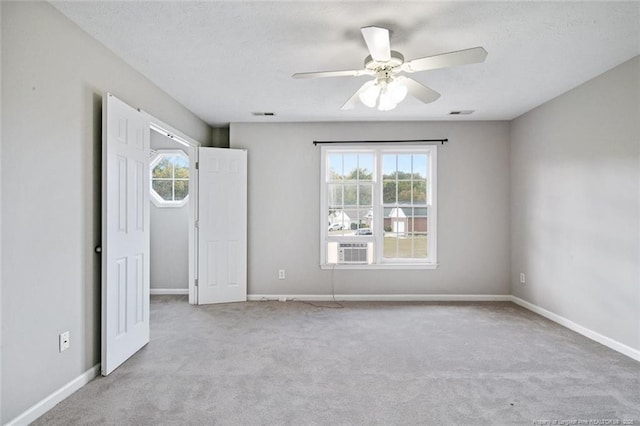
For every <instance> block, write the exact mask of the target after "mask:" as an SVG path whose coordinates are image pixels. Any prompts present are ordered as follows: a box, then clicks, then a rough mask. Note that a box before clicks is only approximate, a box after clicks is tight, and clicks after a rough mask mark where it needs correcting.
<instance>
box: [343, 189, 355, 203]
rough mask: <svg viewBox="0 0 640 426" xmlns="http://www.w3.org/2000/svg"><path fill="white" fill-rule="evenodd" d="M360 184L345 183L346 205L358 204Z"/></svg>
mask: <svg viewBox="0 0 640 426" xmlns="http://www.w3.org/2000/svg"><path fill="white" fill-rule="evenodd" d="M357 201H358V185H344V205H345V206H357V205H358V202H357Z"/></svg>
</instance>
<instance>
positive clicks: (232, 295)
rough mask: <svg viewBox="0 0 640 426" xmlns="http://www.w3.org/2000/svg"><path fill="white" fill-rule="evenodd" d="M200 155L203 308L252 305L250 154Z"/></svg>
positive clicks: (205, 151)
mask: <svg viewBox="0 0 640 426" xmlns="http://www.w3.org/2000/svg"><path fill="white" fill-rule="evenodd" d="M198 157H199V158H198V161H199V173H198V175H199V178H198V179H199V185H198V205H199V211H198V281H197V282H198V304H208V303H225V302H241V301H246V300H247V151H245V150H239V149H223V148H200V149H199V156H198Z"/></svg>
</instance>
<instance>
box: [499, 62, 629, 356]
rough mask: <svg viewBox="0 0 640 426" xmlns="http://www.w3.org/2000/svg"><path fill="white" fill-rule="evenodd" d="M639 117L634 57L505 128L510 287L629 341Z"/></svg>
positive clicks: (557, 312) (529, 297)
mask: <svg viewBox="0 0 640 426" xmlns="http://www.w3.org/2000/svg"><path fill="white" fill-rule="evenodd" d="M638 123H640V58H639V57H636V58H635V59H632V60H631V61H629V62H626V63H624V64H622V65H620V66H618V67H616V68H614V69H613V70H611V71H609V72H607V73H605V74H603V75H601V76H599V77H597V78H595V79H593V80H591V81H589V82H587V83H585V84H583V85H582V86H579V87H578V88H576V89H574V90H572V91H570V92H568V93H566V94H564V95H562V96H560V97H558V98H556V99H554V100H552V101H550V102H548V103H546V104H544V105H542V106H540V107H538V108H536V109H534V110H532V111H530V112H528V113H526V114H524V115H523V116H521V117H519V118H518V119H516V120H514V121H513V122H512V125H511V134H510V139H511V171H512V173H511V182H512V183H511V206H512V207H511V236H512V242H511V248H512V263H511V272H512V274H511V283H512V286H513V293H514V294H515V295H516V296H518V297H521V298H523V299H525V300H527V301H529V302H531V303H534V304H536V305H538V306H540V307H542V308H545V309H547V310H549V311H551V312H554V313H556V314H559V315H561V316H563V317H565V318H568V319H569V320H571V321H574V322H576V323H578V324H580V325H582V326H584V327H587V328H589V329H591V330H593V331H596V332H598V333H601V334H603V335H605V336H607V337H609V338H612V339H615V340H617V341H619V342H621V343H624V344H626V345H628V346H630V347H632V348H635V349H640V270H639V267H640V266H639V265H640V250H639V242H640V223H639V220H640V204H639V203H640V162H639V160H640V156H639V152H640V126H639V124H638ZM519 272H525V273H526V276H527V282H526V284H525V285H521V284H519V279H518V274H519Z"/></svg>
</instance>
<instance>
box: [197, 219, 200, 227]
mask: <svg viewBox="0 0 640 426" xmlns="http://www.w3.org/2000/svg"><path fill="white" fill-rule="evenodd" d="M196 228H200V221H199V220H196Z"/></svg>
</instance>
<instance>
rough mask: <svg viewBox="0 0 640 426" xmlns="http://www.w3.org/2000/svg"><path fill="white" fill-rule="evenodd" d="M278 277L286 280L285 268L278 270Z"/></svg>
mask: <svg viewBox="0 0 640 426" xmlns="http://www.w3.org/2000/svg"><path fill="white" fill-rule="evenodd" d="M278 279H279V280H284V269H280V270H278Z"/></svg>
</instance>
